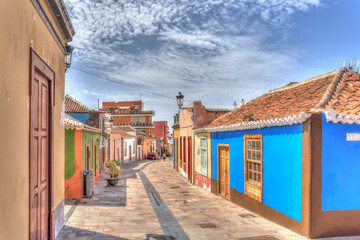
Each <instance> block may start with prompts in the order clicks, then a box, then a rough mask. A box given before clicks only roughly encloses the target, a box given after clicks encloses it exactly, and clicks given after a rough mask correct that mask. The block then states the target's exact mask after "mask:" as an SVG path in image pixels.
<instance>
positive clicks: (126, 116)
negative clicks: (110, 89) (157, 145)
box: [102, 100, 155, 136]
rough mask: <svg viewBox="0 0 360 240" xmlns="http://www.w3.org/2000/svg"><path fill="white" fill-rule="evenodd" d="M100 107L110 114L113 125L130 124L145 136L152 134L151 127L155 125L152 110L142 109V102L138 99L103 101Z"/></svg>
mask: <svg viewBox="0 0 360 240" xmlns="http://www.w3.org/2000/svg"><path fill="white" fill-rule="evenodd" d="M102 108H103V109H106V110H107V111H108V113H110V114H111V118H112V119H113V125H114V126H126V125H130V126H131V127H133V128H134V129H136V130H140V131H142V132H144V133H145V134H146V136H152V129H153V128H154V127H155V126H154V123H153V121H152V117H153V116H154V115H155V111H153V110H144V103H143V102H142V101H141V100H139V101H122V102H103V103H102Z"/></svg>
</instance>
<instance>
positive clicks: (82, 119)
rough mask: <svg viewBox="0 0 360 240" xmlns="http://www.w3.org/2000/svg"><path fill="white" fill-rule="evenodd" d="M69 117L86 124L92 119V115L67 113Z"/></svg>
mask: <svg viewBox="0 0 360 240" xmlns="http://www.w3.org/2000/svg"><path fill="white" fill-rule="evenodd" d="M66 114H68V115H70V116H71V117H73V118H75V119H76V120H78V121H80V122H82V123H84V124H86V123H85V121H86V120H88V119H89V118H90V113H66Z"/></svg>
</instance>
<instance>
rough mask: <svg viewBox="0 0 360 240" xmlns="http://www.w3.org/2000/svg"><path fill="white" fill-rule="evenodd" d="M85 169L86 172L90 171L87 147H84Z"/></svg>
mask: <svg viewBox="0 0 360 240" xmlns="http://www.w3.org/2000/svg"><path fill="white" fill-rule="evenodd" d="M85 167H86V170H90V149H89V145H86V146H85Z"/></svg>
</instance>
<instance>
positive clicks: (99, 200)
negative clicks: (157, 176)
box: [65, 160, 154, 218]
mask: <svg viewBox="0 0 360 240" xmlns="http://www.w3.org/2000/svg"><path fill="white" fill-rule="evenodd" d="M152 162H154V160H153V161H151V160H139V161H135V162H129V163H123V164H121V165H120V168H121V175H120V177H119V178H120V181H119V183H118V184H117V186H115V187H112V186H108V184H107V182H106V178H107V177H108V175H107V174H106V173H102V174H100V176H99V177H98V178H97V179H96V181H95V185H94V195H93V197H92V198H82V199H65V205H67V206H71V209H70V211H68V213H67V214H66V215H68V216H67V218H69V217H70V216H71V214H72V212H73V211H74V210H75V208H76V206H80V205H83V206H106V207H125V206H126V205H127V180H128V179H136V178H137V177H136V172H138V171H139V168H137V167H138V166H139V165H140V164H144V163H145V165H144V166H143V167H142V168H144V167H145V166H147V165H149V164H151V163H152Z"/></svg>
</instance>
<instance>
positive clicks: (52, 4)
mask: <svg viewBox="0 0 360 240" xmlns="http://www.w3.org/2000/svg"><path fill="white" fill-rule="evenodd" d="M45 3H46V5H47V7H48V8H49V10H50V12H51V15H52V16H53V18H54V20H55V22H56V24H57V26H58V28H59V29H60V32H61V35H62V36H63V38H64V39H65V40H66V42H71V41H72V37H73V36H74V35H75V30H74V27H73V25H72V23H71V20H70V16H69V13H68V11H67V10H66V6H65V3H64V1H63V0H45Z"/></svg>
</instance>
